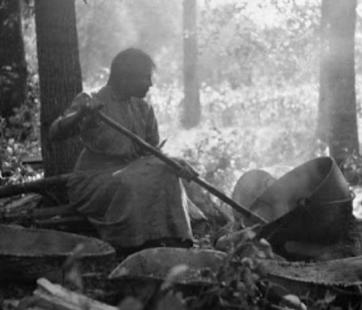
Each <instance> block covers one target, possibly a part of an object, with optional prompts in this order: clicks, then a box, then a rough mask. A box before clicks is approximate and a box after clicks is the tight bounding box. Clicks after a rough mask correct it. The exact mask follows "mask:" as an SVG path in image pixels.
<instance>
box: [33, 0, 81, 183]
mask: <svg viewBox="0 0 362 310" xmlns="http://www.w3.org/2000/svg"><path fill="white" fill-rule="evenodd" d="M35 23H36V33H37V48H38V62H39V80H40V100H41V144H42V156H43V159H44V168H45V175H46V176H51V175H56V174H61V173H66V172H69V171H70V170H72V168H73V166H74V163H75V161H76V158H77V157H78V155H79V152H80V148H81V146H80V142H79V139H76V138H75V139H70V140H68V141H64V142H57V143H52V142H51V141H50V140H49V138H48V131H49V127H50V125H51V123H52V122H53V121H54V119H55V118H57V117H58V116H59V115H60V114H61V113H62V112H63V111H64V110H65V109H66V108H67V106H69V104H70V102H71V101H72V99H73V98H74V97H75V95H76V94H77V93H79V92H80V91H81V90H82V78H81V69H80V64H79V54H78V39H77V30H76V19H75V8H74V0H61V1H59V0H35Z"/></svg>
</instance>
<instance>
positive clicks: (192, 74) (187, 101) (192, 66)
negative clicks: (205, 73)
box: [181, 0, 201, 128]
mask: <svg viewBox="0 0 362 310" xmlns="http://www.w3.org/2000/svg"><path fill="white" fill-rule="evenodd" d="M196 16H197V1H196V0H184V1H183V44H184V99H183V114H182V117H181V122H182V124H183V126H184V127H185V128H192V127H195V126H197V125H198V124H199V122H200V118H201V107H200V95H199V80H198V70H197V52H198V49H197V18H196Z"/></svg>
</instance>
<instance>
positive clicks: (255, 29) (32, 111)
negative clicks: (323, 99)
mask: <svg viewBox="0 0 362 310" xmlns="http://www.w3.org/2000/svg"><path fill="white" fill-rule="evenodd" d="M75 4H76V14H77V31H78V42H79V54H80V55H79V57H80V62H81V68H82V78H83V88H84V89H85V90H89V91H91V90H94V89H97V88H99V87H100V86H102V85H103V84H104V83H105V81H106V79H107V76H108V72H109V66H110V61H111V59H112V58H113V57H114V55H115V54H116V53H117V52H118V51H120V50H122V49H124V48H126V47H129V46H137V47H140V48H142V49H144V50H145V51H146V52H148V53H150V54H151V56H152V57H153V58H154V60H155V63H156V65H157V70H156V72H155V76H154V86H153V87H152V89H151V91H150V93H149V94H148V98H147V99H148V100H149V101H150V102H151V103H152V104H153V106H154V108H155V110H156V115H157V118H158V120H159V126H160V133H161V136H162V138H164V139H167V142H166V144H165V146H164V151H165V152H166V153H168V154H170V155H173V156H180V157H183V158H185V159H187V160H189V161H190V162H191V163H192V164H193V165H194V166H195V168H196V169H197V170H198V171H199V172H200V174H201V175H202V176H203V177H204V178H205V179H206V180H207V181H209V182H211V183H212V184H215V185H216V186H217V187H218V188H220V189H221V190H223V191H225V192H226V193H228V194H230V192H231V190H232V188H233V186H234V184H235V182H236V180H237V178H238V177H239V176H240V175H242V174H243V173H244V172H245V171H247V170H250V169H253V168H263V167H264V168H265V167H271V166H277V168H276V169H274V170H273V172H274V174H276V175H277V176H278V174H280V173H281V172H278V171H279V170H278V169H279V167H280V171H282V172H284V171H285V168H284V167H293V166H296V165H297V164H300V163H302V162H304V161H306V160H308V159H311V158H313V157H315V156H319V155H323V154H328V148H327V145H326V144H324V143H322V142H321V141H320V140H318V138H317V135H316V130H317V126H318V121H319V119H318V103H319V69H320V60H321V59H320V55H321V54H320V44H321V1H319V0H299V1H288V0H278V1H277V0H268V1H265V0H263V1H262V0H258V1H256V0H253V1H247V0H243V1H232V0H229V1H216V0H204V1H198V8H197V9H198V12H197V25H198V26H197V37H198V71H199V81H200V104H201V112H202V113H201V120H200V122H199V124H198V125H197V126H195V127H193V128H191V129H190V128H189V129H185V128H184V127H183V126H182V122H181V121H180V119H181V114H182V107H183V66H182V64H183V48H182V44H183V26H182V1H179V0H152V1H149V0H137V1H133V0H123V1H118V0H88V1H81V0H77V1H75ZM358 4H359V2H358ZM361 17H362V6H361V5H360V4H359V6H357V26H356V32H355V74H356V75H355V77H356V84H355V85H356V98H357V100H356V103H357V117H358V122H359V123H360V122H361V118H362V114H361V87H360V85H361V74H362V27H361V20H362V19H361ZM22 20H23V23H22V27H23V40H24V43H25V51H26V64H27V71H28V78H27V96H26V100H25V101H24V103H22V104H21V105H20V106H18V107H16V108H15V112H16V113H15V114H14V115H13V116H11V117H9V118H5V117H2V118H0V125H1V127H0V130H1V140H0V143H1V165H2V182H3V183H8V182H18V181H22V180H24V178H25V179H33V178H38V177H40V176H41V175H42V174H41V172H39V171H35V170H33V169H32V168H31V167H30V166H27V165H23V164H22V162H23V161H24V159H28V158H29V157H30V158H40V157H41V150H40V101H39V86H38V85H39V76H38V66H37V53H36V52H37V49H36V36H35V24H34V3H33V2H32V1H25V2H24V3H23V6H22ZM5 71H6V68H2V72H1V73H2V74H0V77H1V79H0V82H1V83H2V84H1V85H4V83H6V74H4V72H5ZM360 127H361V126H360Z"/></svg>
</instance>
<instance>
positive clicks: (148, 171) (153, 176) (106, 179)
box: [67, 156, 192, 248]
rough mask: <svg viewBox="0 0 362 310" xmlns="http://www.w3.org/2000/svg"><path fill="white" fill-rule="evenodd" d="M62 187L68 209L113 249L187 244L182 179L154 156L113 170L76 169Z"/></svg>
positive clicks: (188, 227) (189, 233)
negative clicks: (74, 211)
mask: <svg viewBox="0 0 362 310" xmlns="http://www.w3.org/2000/svg"><path fill="white" fill-rule="evenodd" d="M67 185H68V194H69V199H70V202H71V203H72V205H73V206H74V207H75V208H76V209H77V210H78V211H79V212H80V213H81V214H83V215H85V216H87V218H88V219H89V221H90V222H91V223H92V224H93V225H94V226H95V227H96V229H97V231H98V233H99V235H100V237H101V238H102V239H103V240H105V241H108V242H109V243H110V244H112V245H113V246H115V247H117V248H137V247H141V246H143V245H145V244H146V245H147V244H157V243H160V244H162V241H163V240H164V241H170V240H178V241H180V242H181V243H182V244H188V245H191V244H192V231H191V225H190V219H189V216H188V212H187V197H186V194H185V191H184V189H183V187H182V184H181V181H180V179H179V178H178V177H177V176H176V175H175V173H173V171H171V168H169V167H168V166H166V165H165V164H164V163H163V162H161V161H160V160H158V159H157V158H155V157H153V156H148V157H141V158H139V159H137V160H135V161H132V162H131V163H129V164H127V165H126V166H118V167H116V168H112V169H106V170H100V169H97V170H87V171H76V172H74V175H73V176H72V177H71V178H70V180H69V181H68V184H67Z"/></svg>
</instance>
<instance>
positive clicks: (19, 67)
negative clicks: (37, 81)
mask: <svg viewBox="0 0 362 310" xmlns="http://www.w3.org/2000/svg"><path fill="white" fill-rule="evenodd" d="M0 25H1V27H0V116H2V117H5V118H7V117H9V116H10V115H11V114H13V108H16V107H19V106H20V105H21V104H22V103H23V102H24V100H25V96H26V78H27V71H26V62H25V51H24V42H23V34H22V25H21V9H20V0H0Z"/></svg>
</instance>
